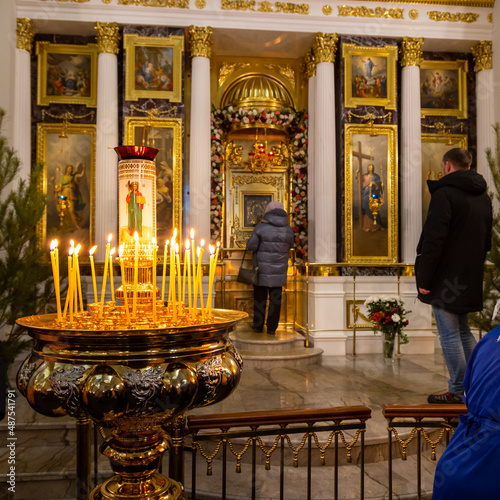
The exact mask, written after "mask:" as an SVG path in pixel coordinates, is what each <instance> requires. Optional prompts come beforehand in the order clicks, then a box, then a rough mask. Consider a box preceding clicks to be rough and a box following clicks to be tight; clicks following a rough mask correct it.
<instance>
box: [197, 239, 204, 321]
mask: <svg viewBox="0 0 500 500" xmlns="http://www.w3.org/2000/svg"><path fill="white" fill-rule="evenodd" d="M204 244H205V241H204V240H201V241H200V248H199V252H198V269H197V272H196V276H197V279H196V281H197V282H198V290H199V292H200V308H201V314H202V316H203V315H204V314H205V307H204V305H203V288H202V283H201V274H202V272H201V258H202V256H203V245H204ZM197 302H198V300H197Z"/></svg>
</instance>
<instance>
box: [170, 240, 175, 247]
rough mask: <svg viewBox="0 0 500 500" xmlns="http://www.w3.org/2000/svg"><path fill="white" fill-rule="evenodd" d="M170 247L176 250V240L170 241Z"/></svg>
mask: <svg viewBox="0 0 500 500" xmlns="http://www.w3.org/2000/svg"><path fill="white" fill-rule="evenodd" d="M170 246H171V247H172V248H175V238H172V239H171V240H170Z"/></svg>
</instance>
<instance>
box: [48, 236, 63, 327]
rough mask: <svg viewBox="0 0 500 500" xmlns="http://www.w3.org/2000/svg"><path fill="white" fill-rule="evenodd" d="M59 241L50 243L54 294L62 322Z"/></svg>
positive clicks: (59, 319) (58, 314)
mask: <svg viewBox="0 0 500 500" xmlns="http://www.w3.org/2000/svg"><path fill="white" fill-rule="evenodd" d="M56 252H57V240H52V241H51V242H50V261H51V263H52V275H53V277H54V292H55V294H56V304H57V321H61V296H60V284H59V259H58V257H56V255H57V253H56Z"/></svg>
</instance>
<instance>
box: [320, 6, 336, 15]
mask: <svg viewBox="0 0 500 500" xmlns="http://www.w3.org/2000/svg"><path fill="white" fill-rule="evenodd" d="M322 10H323V14H325V16H329V15H330V14H331V13H332V12H333V9H332V6H331V5H323V9H322Z"/></svg>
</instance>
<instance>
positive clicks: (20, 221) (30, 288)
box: [0, 109, 54, 365]
mask: <svg viewBox="0 0 500 500" xmlns="http://www.w3.org/2000/svg"><path fill="white" fill-rule="evenodd" d="M4 115H5V112H4V111H3V110H2V109H0V127H1V123H2V119H3V117H4ZM19 164H20V163H19V159H18V158H17V156H16V154H15V152H14V151H13V150H12V149H11V148H9V146H8V143H7V139H6V138H5V137H3V136H0V333H1V338H2V345H1V347H2V350H1V355H2V358H3V360H4V362H5V364H6V365H8V364H9V363H12V362H13V361H14V359H15V358H16V356H17V355H18V354H19V353H20V352H21V351H22V350H24V349H26V348H27V347H28V346H29V345H30V340H29V339H28V338H27V337H26V335H25V331H24V330H23V329H22V328H20V327H18V326H17V325H16V319H18V318H20V317H23V316H29V315H31V314H39V313H41V312H45V310H46V307H47V305H48V304H49V303H50V302H51V301H53V299H54V296H53V282H52V279H51V277H52V271H51V268H50V265H49V264H48V263H47V264H45V262H46V253H47V252H46V251H43V250H42V249H40V248H39V246H38V244H37V239H36V234H37V233H36V228H37V224H38V222H39V221H40V219H41V218H42V217H43V213H44V210H45V207H46V201H47V200H46V196H45V195H44V194H43V192H42V190H41V189H40V186H41V185H42V182H41V181H42V175H43V165H41V164H37V165H35V167H34V168H33V169H32V172H31V174H30V177H29V179H27V180H19V181H17V184H16V181H15V177H16V174H17V173H18V170H19ZM44 259H45V260H44Z"/></svg>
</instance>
